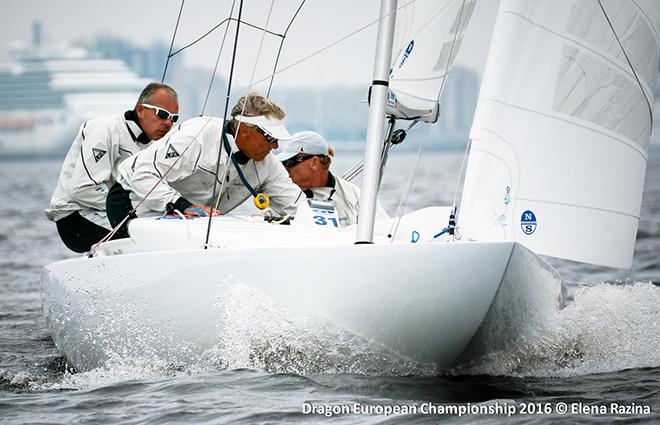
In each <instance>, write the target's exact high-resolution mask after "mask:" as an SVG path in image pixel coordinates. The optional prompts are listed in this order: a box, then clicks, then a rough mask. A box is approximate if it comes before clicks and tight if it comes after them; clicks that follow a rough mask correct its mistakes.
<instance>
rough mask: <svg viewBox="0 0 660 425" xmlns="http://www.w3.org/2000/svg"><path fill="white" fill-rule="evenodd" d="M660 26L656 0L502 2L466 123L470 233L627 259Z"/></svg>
mask: <svg viewBox="0 0 660 425" xmlns="http://www.w3.org/2000/svg"><path fill="white" fill-rule="evenodd" d="M659 28H660V5H659V4H658V2H657V1H653V0H647V1H643V0H634V1H629V0H600V1H592V0H578V1H571V0H563V1H560V2H558V1H556V0H538V1H533V2H532V1H528V0H503V1H502V2H501V4H500V10H499V13H498V18H497V22H496V26H495V30H494V33H493V39H492V41H491V47H490V52H489V57H488V61H487V65H486V70H485V73H484V78H483V81H482V87H481V91H480V94H479V101H478V105H477V110H476V114H475V119H474V122H473V125H472V129H471V133H470V139H471V143H472V145H471V152H470V157H469V161H468V167H467V171H466V179H465V186H464V190H463V199H462V203H461V210H460V217H459V226H460V229H461V234H462V236H463V237H464V238H467V239H473V240H480V241H488V240H515V241H518V242H521V243H523V244H524V245H525V246H527V247H528V248H530V249H532V250H534V251H535V252H537V253H539V254H544V255H549V256H554V257H559V258H565V259H570V260H574V261H580V262H585V263H592V264H599V265H605V266H611V267H630V266H631V263H632V255H633V251H634V244H635V237H636V234H637V227H638V223H639V215H640V209H641V200H642V189H643V185H644V176H645V171H646V164H647V148H648V144H649V138H650V134H651V127H652V122H653V119H652V105H653V92H654V84H655V80H656V70H657V66H658V31H659Z"/></svg>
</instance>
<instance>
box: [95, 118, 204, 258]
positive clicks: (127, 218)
mask: <svg viewBox="0 0 660 425" xmlns="http://www.w3.org/2000/svg"><path fill="white" fill-rule="evenodd" d="M211 118H212V117H208V119H207V120H206V122H205V123H204V125H203V126H202V128H201V129H200V130H199V131H198V132H197V134H195V136H194V137H193V138H192V140H190V142H189V143H188V144H187V145H186V148H185V149H183V151H181V154H180V155H179V156H178V157H177V158H176V159H175V160H174V162H172V164H171V165H170V166H169V167H168V168H167V170H165V172H163V173H162V175H161V176H160V178H159V179H158V181H157V182H156V183H155V184H154V185H153V186H152V187H151V189H149V191H147V193H146V194H145V195H144V196H143V197H142V199H140V200H139V201H138V203H137V205H136V206H134V207H133V208H132V209H131V210H130V211H129V212H128V214H126V217H124V219H123V220H122V221H121V222H120V223H119V224H118V225H116V226H115V227H114V228H112V230H110V232H108V234H107V235H105V236H104V237H103V238H102V239H101V240H100V241H98V242H97V243H95V244H94V245H92V248H91V249H90V250H89V253H88V254H87V255H88V256H89V257H93V256H94V254H95V252H96V250H97V249H99V248H100V247H101V245H103V244H104V243H105V242H107V241H108V240H109V239H110V238H111V237H112V236H114V234H115V233H117V231H118V230H119V229H120V228H121V227H122V226H123V225H124V223H126V222H127V221H128V220H129V219H130V218H131V216H132V215H133V214H135V213H136V212H137V210H138V209H139V208H140V206H141V205H142V204H143V203H144V201H146V200H147V198H148V197H149V195H151V192H153V191H154V189H156V188H157V187H158V185H160V183H161V182H162V181H163V180H165V177H167V175H168V174H169V173H170V171H172V169H173V168H174V166H175V165H176V164H177V163H178V162H179V160H180V159H181V158H183V157H184V155H185V154H186V152H187V151H188V148H190V146H192V144H193V142H194V141H195V140H197V138H198V137H199V135H200V134H201V133H202V131H204V129H205V128H206V126H207V125H208V123H209V122H211ZM168 140H169V139H168Z"/></svg>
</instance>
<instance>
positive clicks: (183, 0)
mask: <svg viewBox="0 0 660 425" xmlns="http://www.w3.org/2000/svg"><path fill="white" fill-rule="evenodd" d="M185 2H186V0H181V8H180V9H179V16H177V18H176V25H175V26H174V34H172V41H171V42H170V51H169V52H168V53H167V60H166V61H165V69H163V78H161V79H160V82H161V83H164V82H165V73H167V66H168V65H169V64H170V58H171V57H172V48H173V47H174V39H175V38H176V32H177V30H178V29H179V21H180V20H181V13H182V12H183V4H184V3H185Z"/></svg>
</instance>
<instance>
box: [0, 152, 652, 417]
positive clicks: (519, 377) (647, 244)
mask: <svg viewBox="0 0 660 425" xmlns="http://www.w3.org/2000/svg"><path fill="white" fill-rule="evenodd" d="M338 155H340V158H341V161H339V160H338V161H337V164H335V165H334V167H335V168H336V170H338V171H339V173H340V174H341V171H343V170H346V169H347V168H349V166H350V165H352V161H353V160H354V159H356V154H355V153H353V152H344V153H342V152H341V150H339V153H338ZM461 158H462V152H435V153H432V154H430V155H427V156H426V157H425V158H424V160H423V161H422V163H421V165H420V171H419V173H418V174H417V176H416V178H415V184H414V189H413V191H412V192H411V193H410V196H409V198H408V204H407V207H406V208H408V210H410V209H417V208H420V207H423V206H427V205H434V204H449V203H451V201H452V199H453V196H454V187H455V181H454V179H455V177H454V176H455V175H456V172H457V170H458V168H459V166H460V160H461ZM650 158H651V160H650V164H649V167H648V174H647V185H646V188H645V193H644V204H643V208H642V220H641V222H640V228H639V237H638V241H637V245H636V252H635V260H634V264H633V267H632V269H631V270H614V269H608V268H602V267H595V266H588V265H583V264H577V263H570V262H567V261H561V260H553V259H550V261H551V262H552V264H553V265H554V266H555V267H556V268H557V270H558V271H559V272H560V273H561V274H562V276H563V277H564V278H565V279H566V280H567V281H568V282H569V295H570V297H571V302H570V303H569V305H568V306H567V308H565V309H564V310H562V311H561V312H559V313H558V314H554V315H552V316H550V317H547V324H546V325H545V326H543V327H542V328H540V329H538V330H536V332H535V333H531V334H529V335H522V336H521V339H520V341H519V342H518V343H517V344H516V345H515V346H512V347H508V348H507V349H505V350H500V351H494V352H492V353H490V354H489V356H488V358H487V359H485V360H484V361H482V362H478V363H476V364H472V365H470V366H469V367H464V368H461V369H455V370H452V371H449V372H447V373H443V374H442V375H440V376H433V375H430V376H429V371H428V370H419V369H414V368H413V369H410V368H406V367H402V368H400V369H399V370H396V371H391V370H390V371H388V370H384V369H382V368H380V369H379V368H378V367H375V366H377V361H375V360H374V359H368V358H364V357H360V355H358V354H352V355H350V356H348V357H346V356H335V357H330V356H328V355H327V350H326V351H325V352H324V351H323V350H320V351H319V353H320V354H319V353H316V354H318V355H319V356H321V363H322V364H323V365H324V366H323V368H322V370H318V368H317V369H314V368H308V367H306V366H305V363H304V362H301V361H300V359H299V358H295V357H286V360H285V361H277V359H273V358H268V356H267V355H266V354H267V351H265V349H264V350H262V351H261V352H253V353H251V354H252V355H247V356H246V355H245V353H243V355H242V356H236V357H235V358H233V359H230V360H233V361H229V362H227V363H225V364H221V365H218V364H213V363H212V362H210V363H207V364H203V365H197V366H196V367H191V368H188V369H181V368H172V367H171V365H167V364H159V363H158V362H150V361H149V360H148V359H147V360H145V359H133V361H126V359H123V360H122V361H117V362H116V363H113V364H110V365H108V367H106V368H103V369H96V370H92V371H89V372H82V373H76V372H75V371H73V370H72V369H71V368H70V367H69V366H68V365H67V363H66V361H65V359H64V358H63V357H61V356H60V354H59V353H58V351H57V349H56V347H55V346H54V344H53V342H52V340H51V339H50V336H49V334H48V331H47V329H46V325H45V322H44V319H43V317H42V313H41V300H40V290H39V274H40V271H41V267H42V266H43V265H44V264H47V263H50V262H53V261H58V260H61V259H64V258H70V257H72V256H73V254H72V253H70V252H69V251H68V250H66V248H64V247H63V245H62V244H61V242H60V241H59V238H58V236H57V233H56V231H55V226H54V225H53V224H52V223H51V222H49V221H47V220H46V219H45V217H44V214H43V208H44V207H45V206H46V205H47V203H48V200H49V198H50V195H51V193H52V190H53V188H54V185H55V180H56V178H57V174H58V171H59V167H60V163H59V161H25V162H0V199H3V200H4V202H3V207H2V213H1V219H0V293H1V294H2V296H1V297H0V422H2V423H122V424H124V423H273V422H287V423H288V422H298V423H314V422H319V423H320V422H324V423H325V422H327V421H332V422H335V423H427V422H437V421H439V420H444V421H447V422H451V423H475V422H476V423H504V422H507V423H509V422H513V423H545V422H553V421H562V422H572V423H603V422H615V421H637V422H648V423H652V422H658V421H660V350H658V349H657V347H658V346H660V330H659V329H660V328H659V325H660V323H659V322H660V313H659V310H660V287H658V286H656V284H657V283H658V282H660V256H659V255H658V253H659V252H660V185H659V184H658V181H660V149H658V147H657V146H654V147H653V149H652V151H651V154H650ZM415 160H416V156H415V154H414V153H413V152H407V153H398V154H395V155H394V156H393V158H392V160H391V166H390V168H389V169H388V171H389V174H388V175H387V177H386V179H385V180H384V181H383V192H384V193H383V196H382V201H383V204H384V206H385V207H386V209H387V210H388V211H390V212H394V211H396V209H397V205H398V201H399V194H398V189H397V190H396V191H395V188H398V187H400V186H401V184H402V183H405V182H407V181H408V180H409V167H410V166H411V165H412V164H414V162H415ZM653 282H655V283H656V284H654V283H653ZM238 325H239V323H238V322H237V326H238ZM242 325H245V323H243V324H242ZM297 326H298V327H300V326H303V327H304V326H305V325H304V324H297ZM261 329H263V324H262V323H261V322H257V323H254V324H253V326H252V327H251V328H250V331H251V332H256V333H259V332H260V330H261ZM290 337H291V338H293V341H294V343H295V344H298V345H296V346H297V347H302V349H301V350H302V351H301V352H304V351H305V350H308V348H306V347H309V346H310V345H309V341H307V340H304V341H303V340H296V339H295V335H291V336H290ZM338 338H339V339H338V340H337V341H339V342H341V343H345V344H349V345H350V344H354V345H356V344H358V343H359V342H358V341H341V338H340V336H339V337H338ZM271 342H272V341H271ZM290 342H291V341H289V343H290ZM339 342H337V344H339ZM305 344H307V345H305ZM271 348H272V346H271ZM353 348H355V347H353ZM257 350H259V349H257ZM239 351H240V350H239ZM355 351H356V352H357V351H358V350H355ZM324 353H326V354H324ZM304 354H307V355H309V354H310V353H304ZM323 356H325V357H323ZM339 358H341V361H339V360H337V359H339ZM365 364H366V365H368V367H363V366H364V365H365ZM392 372H393V373H392ZM562 403H566V406H567V408H568V409H569V411H568V412H567V413H565V414H562V413H560V412H557V410H558V409H559V410H561V408H562V407H561V406H563V405H562ZM613 403H618V404H622V405H626V406H631V411H630V412H625V411H618V410H616V407H615V405H613ZM312 407H313V408H314V409H315V410H314V412H315V413H309V414H306V413H304V412H305V410H304V409H308V410H309V409H311V408H312ZM324 408H325V410H323V409H324ZM395 408H398V409H404V408H408V409H417V414H409V415H385V412H386V411H387V410H388V409H395ZM447 408H449V409H451V408H454V409H458V408H463V409H466V410H467V413H466V414H461V415H458V414H457V412H453V413H450V414H446V415H442V414H440V413H439V410H440V409H447ZM601 408H602V409H605V410H606V411H605V412H604V413H603V414H596V413H599V412H597V411H596V412H594V411H593V409H601ZM342 409H348V410H349V413H341V412H338V413H337V414H335V412H336V411H337V410H342ZM369 409H371V410H369ZM425 409H426V410H425ZM429 409H435V411H433V412H431V413H429V412H428V411H427V410H429ZM489 409H490V410H489ZM497 409H500V410H497ZM510 409H515V410H516V414H514V415H513V416H511V417H509V416H508V415H507V412H510ZM522 409H526V411H527V412H528V413H531V414H520V413H519V412H520V411H521V410H522ZM547 409H550V410H551V411H550V412H547ZM590 409H591V410H590ZM611 409H615V410H611ZM646 409H648V410H650V412H647V410H646ZM422 410H423V411H422ZM470 412H472V414H470ZM478 412H482V413H478ZM489 412H490V413H489Z"/></svg>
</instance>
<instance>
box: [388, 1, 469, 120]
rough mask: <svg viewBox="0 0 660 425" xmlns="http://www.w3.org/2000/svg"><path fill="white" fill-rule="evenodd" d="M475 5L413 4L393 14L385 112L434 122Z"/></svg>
mask: <svg viewBox="0 0 660 425" xmlns="http://www.w3.org/2000/svg"><path fill="white" fill-rule="evenodd" d="M475 1H476V0H444V1H438V0H417V1H415V2H411V3H409V4H407V5H406V6H404V7H401V8H400V9H399V10H398V11H397V12H396V13H397V15H396V30H395V34H394V42H393V46H392V67H391V68H390V92H389V96H388V102H387V112H388V113H389V114H392V115H394V116H395V117H397V118H402V119H420V120H423V121H426V122H435V121H436V119H437V117H438V113H439V104H438V102H439V100H440V94H441V91H442V87H443V85H444V81H445V79H446V78H447V76H448V74H449V71H450V70H451V66H452V64H453V63H454V59H455V58H456V54H457V53H458V50H459V47H460V45H461V41H462V39H463V34H464V32H465V28H466V26H467V24H468V22H469V20H470V17H471V15H472V11H473V10H474V5H475Z"/></svg>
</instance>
